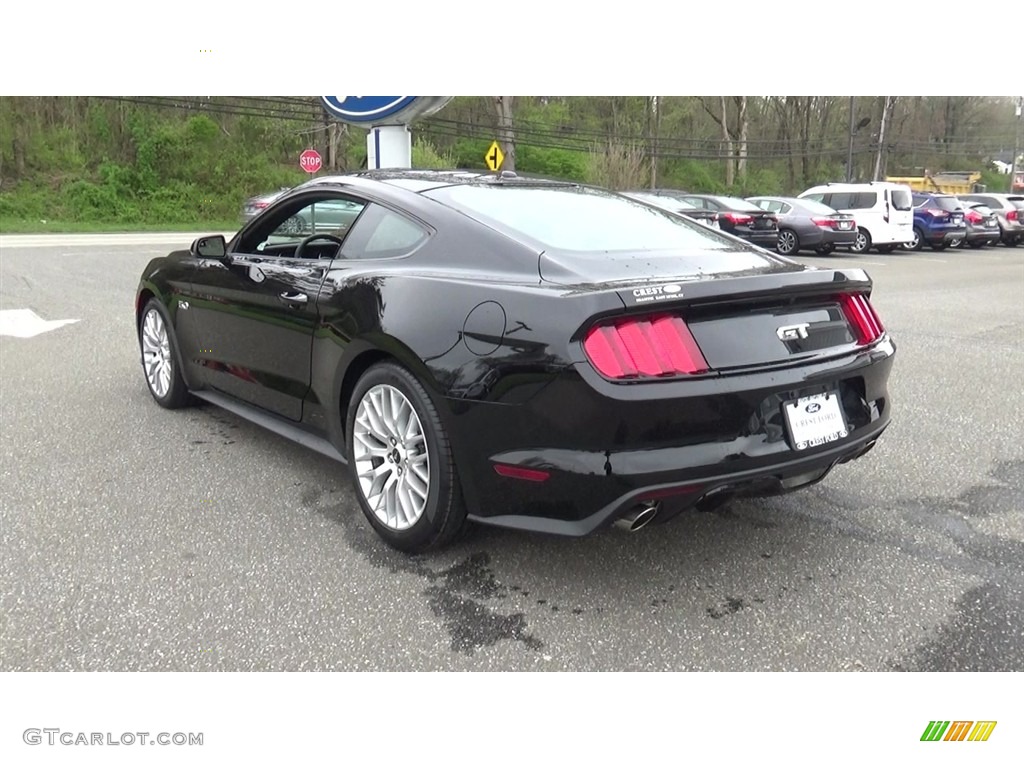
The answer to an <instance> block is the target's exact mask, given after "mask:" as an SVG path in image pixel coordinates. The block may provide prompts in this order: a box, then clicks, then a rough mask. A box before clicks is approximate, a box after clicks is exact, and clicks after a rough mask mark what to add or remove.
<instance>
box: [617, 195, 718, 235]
mask: <svg viewBox="0 0 1024 768" xmlns="http://www.w3.org/2000/svg"><path fill="white" fill-rule="evenodd" d="M619 194H622V195H625V196H626V197H631V198H633V199H634V200H639V201H640V202H642V203H650V204H651V205H657V206H659V207H661V208H665V209H666V210H669V211H674V212H675V213H681V214H683V215H684V216H689V217H690V218H691V219H693V220H695V221H699V222H700V223H701V224H704V225H706V226H709V227H711V228H712V229H718V228H719V227H718V214H717V213H715V212H714V211H712V210H709V209H707V208H699V207H697V206H696V205H693V204H691V203H688V202H686V201H685V200H684V199H683V195H684V194H685V193H683V192H676V191H674V190H670V189H652V190H637V191H629V192H620V193H619Z"/></svg>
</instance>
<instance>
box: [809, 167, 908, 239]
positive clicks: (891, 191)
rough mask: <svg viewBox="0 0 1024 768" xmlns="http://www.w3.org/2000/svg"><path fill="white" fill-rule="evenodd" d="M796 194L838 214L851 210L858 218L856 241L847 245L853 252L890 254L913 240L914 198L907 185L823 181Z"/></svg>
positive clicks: (856, 218) (880, 182)
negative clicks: (873, 249)
mask: <svg viewBox="0 0 1024 768" xmlns="http://www.w3.org/2000/svg"><path fill="white" fill-rule="evenodd" d="M797 197H806V198H807V199H809V200H816V201H818V202H819V203H824V204H825V205H827V206H829V207H830V208H834V209H835V210H837V211H839V212H840V213H852V214H853V218H854V219H855V220H856V221H857V240H856V241H855V242H854V244H853V245H852V246H850V250H851V251H853V252H854V253H865V252H866V251H868V250H870V249H871V248H877V249H878V251H879V252H880V253H891V252H892V251H894V250H896V248H897V247H898V246H900V245H903V244H904V243H911V242H913V241H914V210H913V208H914V206H913V197H912V192H911V190H910V187H908V186H907V185H906V184H893V183H892V182H888V181H870V182H868V183H866V184H845V183H836V184H822V185H820V186H817V187H811V188H810V189H808V190H806V191H805V192H801V193H800V194H799V195H797Z"/></svg>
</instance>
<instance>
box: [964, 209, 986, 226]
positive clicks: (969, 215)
mask: <svg viewBox="0 0 1024 768" xmlns="http://www.w3.org/2000/svg"><path fill="white" fill-rule="evenodd" d="M964 218H965V219H967V221H969V222H971V224H981V222H982V219H983V217H982V215H981V214H980V213H978V212H977V211H967V212H966V213H964Z"/></svg>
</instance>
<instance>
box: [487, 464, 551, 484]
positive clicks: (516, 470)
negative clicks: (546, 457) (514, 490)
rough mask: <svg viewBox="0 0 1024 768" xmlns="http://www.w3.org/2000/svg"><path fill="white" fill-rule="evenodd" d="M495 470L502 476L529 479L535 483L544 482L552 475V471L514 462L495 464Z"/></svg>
mask: <svg viewBox="0 0 1024 768" xmlns="http://www.w3.org/2000/svg"><path fill="white" fill-rule="evenodd" d="M494 471H495V472H497V473H498V474H499V475H501V476H502V477H511V478H512V479H513V480H529V481H531V482H534V483H543V482H544V481H545V480H547V479H548V478H549V477H551V473H550V472H548V471H546V470H543V469H530V468H529V467H517V466H515V465H514V464H495V465H494Z"/></svg>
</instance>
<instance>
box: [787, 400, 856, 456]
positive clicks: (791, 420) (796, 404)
mask: <svg viewBox="0 0 1024 768" xmlns="http://www.w3.org/2000/svg"><path fill="white" fill-rule="evenodd" d="M782 416H783V419H784V420H785V422H786V428H787V430H788V431H789V440H790V444H791V445H792V446H793V450H796V451H805V450H807V449H809V448H818V447H821V446H823V445H828V444H829V443H834V442H836V441H838V440H842V439H843V438H844V437H847V436H849V434H850V427H849V425H848V424H847V422H846V414H844V413H843V406H842V401H841V400H840V398H839V393H838V392H837V391H836V390H834V389H830V390H826V391H825V392H818V393H816V394H813V395H805V396H804V397H800V398H797V399H796V400H788V401H786V402H785V403H783V404H782Z"/></svg>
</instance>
